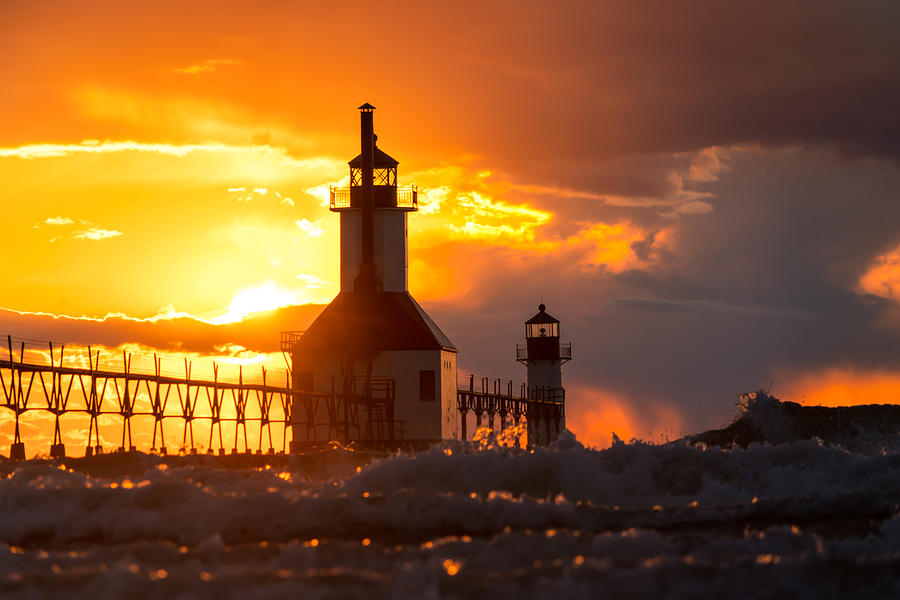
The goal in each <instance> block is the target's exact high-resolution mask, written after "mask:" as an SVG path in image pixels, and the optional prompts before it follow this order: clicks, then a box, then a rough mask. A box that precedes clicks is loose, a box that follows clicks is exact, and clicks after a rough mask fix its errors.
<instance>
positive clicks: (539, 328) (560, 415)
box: [516, 304, 572, 445]
mask: <svg viewBox="0 0 900 600" xmlns="http://www.w3.org/2000/svg"><path fill="white" fill-rule="evenodd" d="M516 360H518V361H519V362H521V363H523V364H525V365H526V366H527V367H528V383H527V386H528V399H529V400H531V401H532V402H531V403H529V405H528V412H527V414H526V417H527V420H528V443H529V445H547V444H549V443H550V442H552V441H554V440H555V439H556V438H558V437H559V433H560V432H561V431H565V429H566V407H565V405H566V390H565V389H564V388H563V385H562V365H563V363H566V362H568V361H570V360H572V344H560V342H559V319H555V318H553V317H551V316H550V315H549V314H548V313H547V307H546V306H545V305H544V304H540V305H539V306H538V313H537V314H536V315H534V316H533V317H531V318H530V319H528V320H527V321H525V346H521V345H520V346H516Z"/></svg>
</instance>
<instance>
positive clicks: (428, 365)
mask: <svg viewBox="0 0 900 600" xmlns="http://www.w3.org/2000/svg"><path fill="white" fill-rule="evenodd" d="M426 370H427V371H434V372H435V399H434V400H430V401H422V400H420V397H421V396H420V390H419V371H426ZM372 375H375V376H382V377H390V378H392V379H394V381H395V382H396V401H395V403H394V418H395V419H397V420H400V421H403V422H404V438H405V439H407V440H439V439H449V438H454V437H456V429H457V410H456V353H454V352H447V351H444V350H397V351H391V352H379V353H378V355H377V356H376V357H375V362H374V364H373V368H372Z"/></svg>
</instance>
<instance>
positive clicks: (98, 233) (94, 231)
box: [72, 227, 122, 241]
mask: <svg viewBox="0 0 900 600" xmlns="http://www.w3.org/2000/svg"><path fill="white" fill-rule="evenodd" d="M120 235H122V232H121V231H116V230H115V229H102V228H100V227H91V228H90V229H86V230H85V231H76V232H75V233H73V234H72V237H73V238H75V239H76V240H95V241H96V240H108V239H109V238H114V237H118V236H120Z"/></svg>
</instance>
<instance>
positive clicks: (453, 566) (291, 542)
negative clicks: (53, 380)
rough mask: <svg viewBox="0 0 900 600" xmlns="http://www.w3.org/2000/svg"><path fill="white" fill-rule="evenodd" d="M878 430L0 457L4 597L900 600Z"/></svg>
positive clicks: (896, 539) (899, 485) (888, 448)
mask: <svg viewBox="0 0 900 600" xmlns="http://www.w3.org/2000/svg"><path fill="white" fill-rule="evenodd" d="M873 435H874V434H873ZM881 435H882V439H881V441H880V444H873V443H872V439H869V438H872V436H869V438H867V441H866V442H865V443H863V444H861V445H860V447H840V446H826V445H824V444H823V443H822V442H820V441H817V440H790V439H787V440H785V443H780V444H776V445H758V444H751V445H750V446H749V447H747V448H746V449H742V448H734V449H728V450H723V449H719V448H704V447H702V446H694V445H690V444H689V443H687V442H686V441H679V442H673V443H669V444H665V445H652V444H645V443H641V442H631V443H622V442H618V443H616V444H614V445H613V446H612V447H610V448H608V449H605V450H593V449H589V448H585V447H583V446H582V445H581V444H579V443H578V442H577V441H576V440H575V439H574V438H573V437H572V436H570V435H567V436H564V437H563V438H562V439H561V440H560V442H559V443H557V444H556V445H555V446H554V447H552V448H549V449H535V450H534V451H533V452H532V451H523V450H518V449H515V448H509V447H505V446H499V445H496V444H494V445H492V444H491V443H480V444H476V443H466V444H464V443H449V444H445V445H442V446H437V447H433V448H432V449H430V450H428V451H426V452H421V453H418V454H415V455H405V454H396V455H393V456H384V455H377V456H376V455H365V454H364V453H361V452H352V451H350V450H346V449H342V448H339V447H336V448H334V449H332V450H330V451H326V452H323V453H320V454H318V455H316V456H314V457H310V456H306V457H273V458H271V459H268V460H270V462H271V464H270V465H269V468H266V466H265V465H264V461H265V460H267V459H265V458H262V457H259V458H258V459H256V462H255V463H254V464H255V465H256V466H253V467H247V466H244V467H240V468H237V467H234V466H229V465H230V463H229V462H228V461H227V460H223V459H214V458H211V457H180V458H170V459H166V460H164V459H161V458H158V457H152V456H143V455H139V456H125V455H120V456H104V457H99V458H96V459H93V460H82V461H71V462H69V463H68V464H69V465H70V466H71V467H74V468H73V469H71V470H70V469H65V468H60V466H58V465H57V464H56V463H55V462H50V461H29V462H26V463H22V464H19V465H13V464H11V463H6V464H5V466H4V467H3V468H4V469H5V470H6V472H7V474H8V476H7V477H5V478H4V479H2V480H0V592H2V593H3V594H4V596H21V597H60V598H62V597H67V598H68V597H73V596H74V597H91V598H113V597H126V596H127V597H134V598H141V597H184V598H188V597H211V596H215V597H218V598H255V597H265V598H272V597H276V598H277V597H285V598H287V597H291V598H296V597H311V598H317V597H328V598H334V597H341V598H343V597H351V598H353V597H360V598H369V597H375V598H412V597H416V598H428V597H432V598H437V597H448V598H453V597H456V598H472V597H486V596H491V597H495V598H505V597H513V596H516V597H525V598H554V599H555V600H556V599H561V598H595V597H605V596H614V595H617V596H624V597H652V598H697V597H728V598H764V597H776V596H777V597H785V596H787V595H788V594H790V595H792V596H796V597H798V598H812V597H815V598H828V597H838V596H841V597H845V596H846V595H847V594H848V593H849V594H851V595H853V596H854V597H872V598H886V597H900V579H898V576H897V575H896V573H900V569H898V566H900V516H898V506H900V452H898V451H897V443H896V440H895V439H893V438H891V436H886V435H884V434H881ZM357 466H359V467H360V469H359V471H358V472H357V469H356V467H357ZM2 544H5V546H4V545H2Z"/></svg>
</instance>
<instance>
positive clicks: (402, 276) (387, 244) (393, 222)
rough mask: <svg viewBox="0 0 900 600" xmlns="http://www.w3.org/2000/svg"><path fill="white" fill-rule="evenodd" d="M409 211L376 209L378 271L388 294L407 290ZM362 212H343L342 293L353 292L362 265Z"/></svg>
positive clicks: (375, 246)
mask: <svg viewBox="0 0 900 600" xmlns="http://www.w3.org/2000/svg"><path fill="white" fill-rule="evenodd" d="M406 223H407V219H406V211H402V210H389V209H388V210H385V209H376V210H375V216H374V223H373V224H374V228H375V235H374V239H373V242H374V251H375V267H376V269H377V271H376V273H377V276H378V278H379V279H380V280H381V282H382V283H383V286H384V287H383V289H384V291H385V292H405V291H406V290H407V287H408V286H407V277H408V275H407V274H408V266H409V265H408V262H407V260H408V259H407V249H406V234H407V231H406V227H407V225H406ZM361 229H362V211H361V210H343V211H341V291H344V292H347V291H352V290H353V281H354V280H355V279H356V276H357V274H358V273H359V265H360V263H361V262H362V240H361V237H362V236H361Z"/></svg>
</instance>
